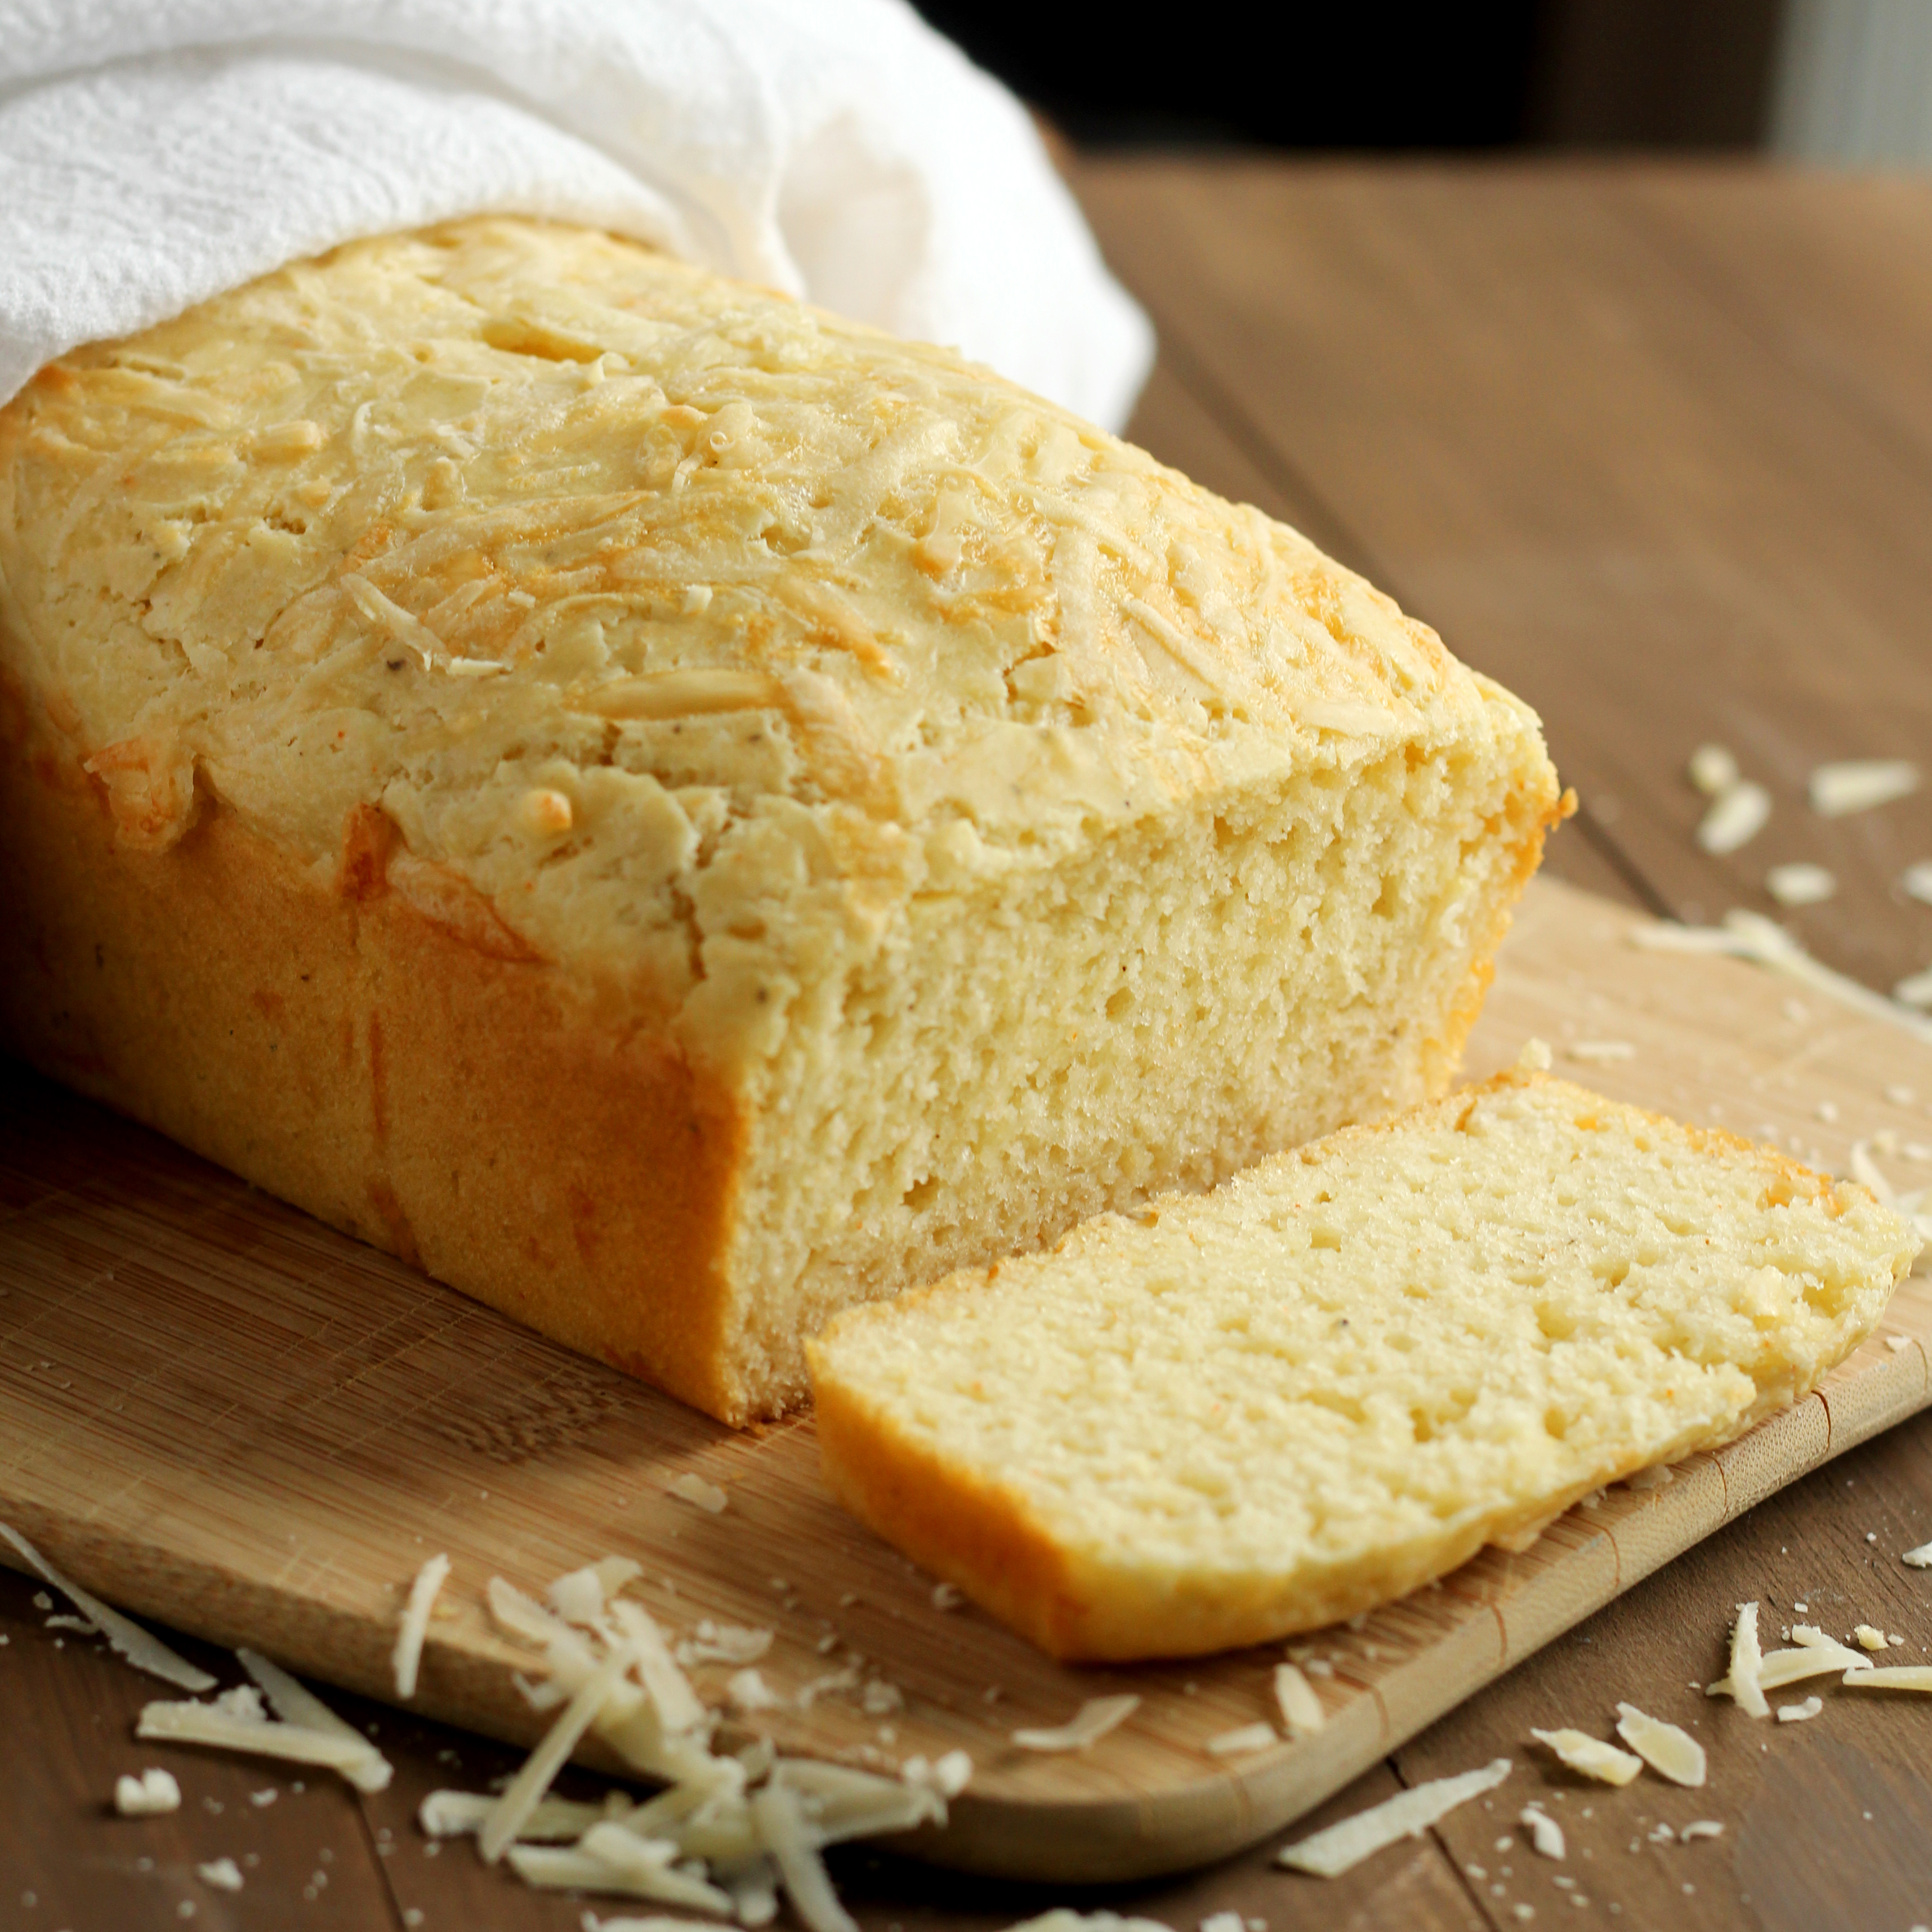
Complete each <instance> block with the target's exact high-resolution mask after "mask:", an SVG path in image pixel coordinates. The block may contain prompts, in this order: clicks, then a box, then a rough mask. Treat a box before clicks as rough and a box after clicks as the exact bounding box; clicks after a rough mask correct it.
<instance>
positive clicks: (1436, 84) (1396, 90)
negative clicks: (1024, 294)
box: [915, 0, 1932, 150]
mask: <svg viewBox="0 0 1932 1932" xmlns="http://www.w3.org/2000/svg"><path fill="white" fill-rule="evenodd" d="M915 4H916V5H918V7H919V10H920V11H921V12H922V13H923V14H924V15H925V16H926V18H927V19H928V20H929V21H930V22H931V23H932V24H933V25H934V26H936V27H937V28H939V29H940V31H941V32H943V33H944V34H948V35H950V37H952V38H953V40H956V41H957V42H958V43H959V44H960V45H961V46H963V47H964V48H965V49H966V51H967V52H968V53H969V54H971V55H972V56H973V58H974V59H975V60H977V62H979V63H980V65H981V66H983V67H985V68H989V69H990V70H991V71H992V72H993V73H994V74H997V75H998V76H999V77H1000V78H1001V80H1004V81H1005V82H1006V83H1007V85H1008V86H1010V87H1012V88H1013V89H1014V90H1015V92H1017V93H1019V95H1022V97H1023V98H1025V99H1026V100H1027V101H1030V102H1031V104H1033V105H1034V106H1035V107H1037V108H1039V109H1040V110H1043V112H1044V113H1046V114H1047V115H1049V117H1050V118H1052V120H1053V121H1055V122H1056V123H1058V125H1059V126H1060V127H1061V128H1062V129H1063V130H1064V131H1065V132H1066V133H1067V134H1068V135H1069V136H1071V137H1072V138H1073V140H1075V141H1076V142H1079V144H1081V145H1084V146H1095V147H1112V146H1120V145H1147V144H1156V143H1157V144H1161V145H1193V146H1222V145H1229V144H1235V145H1263V146H1268V147H1274V148H1301V149H1307V148H1382V149H1391V148H1393V149H1417V148H1427V149H1436V150H1469V149H1481V148H1502V147H1515V146H1524V145H1529V146H1544V147H1573V148H1574V147H1584V148H1617V147H1643V148H1660V147H1662V148H1707V149H1709V148H1750V147H1755V146H1758V145H1763V143H1764V142H1766V139H1767V138H1768V137H1769V135H1770V133H1771V131H1772V118H1773V115H1774V110H1775V94H1776V92H1777V88H1778V77H1779V58H1780V51H1781V40H1783V39H1784V38H1785V37H1787V36H1786V28H1787V21H1786V15H1787V0H1484V4H1482V5H1474V6H1470V5H1463V6H1457V5H1433V6H1427V7H1424V6H1417V5H1401V6H1394V7H1390V6H1375V7H1370V6H1365V5H1355V6H1340V7H1338V6H1337V5H1334V3H1333V0H1329V4H1327V5H1304V4H1300V0H1277V5H1274V6H1273V7H1255V6H1253V5H1245V6H1241V7H1236V6H1235V5H1229V4H1226V0H1184V4H1181V5H1175V6H1173V7H1172V9H1171V10H1166V9H1163V10H1162V11H1161V12H1160V13H1154V12H1152V11H1151V10H1150V11H1149V12H1148V13H1142V12H1140V11H1139V10H1138V9H1128V8H1125V7H1097V6H1093V5H1059V6H1056V5H1054V4H1052V0H1031V4H1028V0H915ZM1911 4H1912V5H1922V6H1924V7H1925V8H1926V11H1927V15H1928V17H1932V0H1911ZM1150 23H1158V24H1157V25H1151V24H1150Z"/></svg>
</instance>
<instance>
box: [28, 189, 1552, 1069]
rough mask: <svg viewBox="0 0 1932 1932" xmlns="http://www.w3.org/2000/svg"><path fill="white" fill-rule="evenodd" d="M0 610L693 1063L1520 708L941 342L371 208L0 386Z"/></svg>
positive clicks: (116, 805)
mask: <svg viewBox="0 0 1932 1932" xmlns="http://www.w3.org/2000/svg"><path fill="white" fill-rule="evenodd" d="M0 637H8V638H10V643H8V644H7V649H8V650H9V651H10V653H11V655H12V659H13V661H12V663H11V664H10V667H7V668H10V669H11V670H12V671H13V673H14V674H15V675H17V676H18V678H19V679H20V682H21V683H22V684H23V685H24V686H25V688H26V690H27V691H28V693H29V694H31V696H32V697H33V698H34V700H36V703H37V707H38V709H40V711H41V712H43V715H45V717H46V718H48V719H49V720H50V721H52V724H53V725H54V726H55V727H56V728H57V729H58V730H59V731H60V732H62V733H64V734H65V739H66V741H67V742H68V744H69V745H71V748H72V750H73V751H74V754H76V755H77V757H79V758H80V759H82V760H85V761H86V764H87V766H88V769H89V770H90V771H91V772H92V774H93V775H94V776H95V778H96V779H97V780H98V781H99V782H100V783H101V785H102V786H104V788H105V790H106V791H107V794H108V796H109V798H110V802H111V803H112V805H113V810H114V813H115V820H116V823H117V826H118V831H119V835H120V836H121V838H122V840H123V841H124V842H127V843H129V844H135V845H139V846H145V847H150V848H163V847H166V846H167V845H169V844H170V843H172V841H174V840H175V839H176V838H178V837H179V836H180V835H181V833H182V832H183V831H184V829H186V827H187V825H188V824H189V823H190V821H191V820H192V818H193V814H194V813H195V811H196V809H197V808H198V805H199V804H200V803H202V802H204V801H205V799H208V798H209V797H212V798H213V799H216V800H217V801H218V802H220V804H221V805H223V806H225V807H226V808H229V809H232V810H233V811H234V812H236V814H239V817H241V819H242V821H243V822H244V823H245V824H246V825H247V826H249V827H250V828H251V829H254V830H255V831H257V832H262V833H264V834H266V835H268V836H269V837H270V838H272V839H274V840H275V841H277V842H278V843H279V844H282V845H284V847H287V848H289V849H290V850H293V852H294V853H296V854H297V855H298V856H299V857H300V858H301V859H302V860H303V861H305V862H308V863H310V864H311V865H313V866H314V868H315V869H316V872H317V877H319V878H321V879H324V880H326V879H328V878H329V877H332V876H333V877H337V878H338V879H346V880H348V881H349V882H350V883H351V885H352V886H353V880H354V876H355V874H356V868H358V867H359V866H361V867H363V868H368V867H369V866H371V865H384V866H386V867H387V868H388V869H389V881H390V883H391V884H392V886H395V888H396V889H399V890H401V891H402V892H404V894H405V895H406V896H408V897H410V898H411V899H412V900H413V902H415V903H416V904H418V905H419V907H420V909H422V910H424V911H425V913H426V914H427V915H428V916H431V917H432V918H434V919H437V920H438V921H439V922H441V923H443V925H445V926H446V927H448V928H449V929H451V930H452V931H454V932H457V933H458V934H459V935H460V936H462V937H463V938H466V940H468V941H469V943H471V944H474V945H475V946H477V947H479V948H480V949H481V950H484V951H485V952H487V953H496V954H497V955H499V956H501V957H503V958H505V959H543V960H547V961H550V962H555V963H556V964H558V965H560V966H562V968H565V971H568V973H570V974H572V975H573V976H574V977H577V979H579V980H581V981H582V983H583V984H584V986H586V988H588V989H594V990H595V992H598V994H599V995H601V996H603V997H604V998H606V999H608V1000H611V1001H614V1003H615V1004H614V1007H613V1010H616V1011H617V1012H619V1013H629V1014H630V1015H631V1016H633V1017H634V1019H636V1020H637V1021H638V1022H640V1023H643V1024H648V1025H670V1027H671V1028H673V1031H674V1032H675V1033H676V1034H678V1035H679V1036H681V1037H682V1039H683V1040H684V1043H685V1045H686V1046H687V1047H688V1049H689V1050H690V1051H691V1052H692V1053H693V1054H694V1055H695V1056H698V1057H701V1058H713V1059H715V1058H719V1057H720V1056H722V1057H723V1058H724V1059H725V1060H726V1061H728V1062H729V1063H730V1064H739V1062H740V1061H741V1057H742V1055H745V1054H746V1053H749V1054H751V1055H759V1054H760V1053H762V1052H769V1050H770V1049H771V1046H772V1041H773V1040H774V1039H775V1029H776V1028H778V1027H779V1026H780V1025H781V1023H782V1022H781V1019H780V1018H779V1015H780V1013H781V1009H782V1007H783V1005H784V999H783V992H782V989H783V987H784V983H785V982H786V981H787V979H790V980H793V981H796V980H799V979H802V978H803V977H808V975H809V974H810V973H811V970H812V966H813V962H814V957H815V956H817V954H818V953H821V952H822V951H823V950H824V949H825V947H826V946H828V945H835V944H837V943H841V942H842V940H843V939H844V938H849V937H850V935H853V933H854V932H862V931H864V930H865V929H876V926H877V922H878V921H879V920H880V917H881V916H882V914H883V913H885V912H886V911H889V909H890V908H891V907H892V906H893V905H894V904H901V903H903V902H904V901H906V900H907V899H908V898H910V897H911V896H913V895H918V894H922V893H947V892H959V891H961V890H962V889H968V888H970V887H971V885H972V883H973V882H974V881H975V880H984V879H986V878H987V877H989V876H992V875H995V874H999V873H1001V872H1003V871H1010V869H1011V868H1015V867H1027V866H1039V865H1052V864H1053V863H1055V862H1056V861H1057V860H1058V859H1060V858H1061V857H1062V856H1064V855H1065V853H1067V852H1068V851H1069V850H1074V849H1077V848H1078V847H1081V846H1084V845H1085V844H1087V843H1088V841H1090V840H1091V838H1092V836H1093V835H1094V832H1096V830H1097V829H1100V828H1103V827H1104V826H1106V824H1107V823H1113V822H1118V821H1121V820H1127V819H1133V818H1139V817H1142V816H1144V815H1145V814H1148V812H1150V811H1164V810H1167V809H1170V808H1176V807H1184V806H1186V805H1187V804H1189V803H1190V802H1191V801H1193V800H1196V799H1206V798H1211V797H1213V796H1216V795H1218V794H1219V793H1221V792H1222V791H1223V790H1225V789H1226V788H1228V787H1231V786H1238V785H1240V784H1242V783H1244V781H1248V780H1250V779H1266V778H1272V777H1274V776H1275V775H1278V774H1280V773H1281V772H1284V771H1286V770H1290V769H1301V770H1307V769H1340V770H1346V769H1349V768H1351V767H1352V766H1356V765H1358V764H1359V763H1364V762H1366V761H1367V760H1370V759H1371V758H1373V757H1376V756H1378V755H1382V754H1386V753H1387V752H1388V750H1389V748H1391V745H1394V744H1397V743H1401V742H1408V743H1410V744H1412V745H1415V746H1417V747H1418V749H1419V751H1420V752H1421V754H1424V755H1434V754H1439V753H1443V752H1445V751H1446V750H1448V749H1450V748H1463V749H1473V750H1474V751H1475V752H1476V754H1477V755H1479V756H1481V757H1485V758H1488V759H1493V760H1495V761H1496V763H1497V764H1499V766H1502V767H1503V768H1505V769H1512V770H1514V771H1516V772H1519V773H1520V776H1521V783H1522V784H1523V787H1524V788H1525V790H1526V792H1528V793H1531V794H1533V796H1532V798H1531V799H1530V801H1529V802H1530V805H1531V807H1532V816H1535V817H1541V818H1543V819H1545V820H1547V819H1548V818H1549V817H1551V816H1552V815H1553V814H1554V812H1555V810H1556V781H1555V777H1554V774H1553V772H1552V771H1551V770H1550V766H1549V764H1548V761H1547V758H1546V757H1544V753H1543V749H1542V745H1541V740H1540V738H1539V737H1538V733H1537V729H1536V725H1535V719H1534V718H1533V717H1532V715H1531V714H1530V713H1529V712H1528V711H1527V710H1526V708H1525V707H1523V706H1521V705H1520V703H1518V702H1517V700H1514V699H1513V698H1511V697H1508V694H1505V693H1504V692H1502V691H1500V690H1499V689H1498V688H1496V686H1494V685H1491V684H1490V683H1489V682H1487V681H1486V680H1484V679H1481V678H1480V677H1478V676H1475V675H1474V674H1472V673H1470V672H1469V671H1468V670H1466V669H1465V668H1464V667H1462V666H1461V665H1460V664H1457V662H1456V661H1455V660H1454V658H1451V656H1450V655H1448V652H1446V651H1445V649H1443V647H1442V644H1441V643H1440V642H1439V640H1438V639H1437V638H1436V636H1435V634H1434V633H1433V632H1432V631H1430V630H1429V629H1428V628H1427V627H1426V626H1424V625H1421V624H1419V623H1417V622H1415V621H1413V620H1412V619H1409V618H1407V617H1405V616H1403V614H1402V613H1401V612H1400V610H1397V607H1396V606H1395V605H1394V604H1393V603H1392V602H1391V601H1390V600H1389V599H1388V598H1386V597H1385V596H1383V595H1381V594H1380V593H1379V592H1376V591H1375V590H1374V589H1371V588H1370V586H1368V585H1367V583H1364V582H1363V581H1362V580H1361V579H1360V578H1359V577H1355V575H1353V574H1351V573H1350V572H1349V571H1346V570H1343V569H1342V568H1340V567H1339V566H1338V565H1336V564H1334V563H1333V562H1331V561H1330V560H1329V559H1327V558H1325V557H1324V556H1322V555H1321V554H1320V553H1319V552H1318V551H1316V550H1315V549H1314V548H1313V546H1311V545H1310V544H1309V543H1307V541H1305V540H1304V538H1301V537H1300V536H1299V535H1297V534H1296V533H1295V532H1293V531H1292V530H1290V529H1286V528H1284V527H1283V526H1281V525H1280V524H1278V523H1273V522H1271V520H1268V518H1267V517H1264V516H1263V515H1262V514H1261V513H1260V512H1259V511H1255V510H1253V509H1251V508H1236V507H1234V506H1232V505H1229V504H1227V503H1225V502H1222V501H1221V500H1220V499H1217V498H1216V497H1214V496H1211V495H1210V494H1209V493H1208V492H1206V491H1205V490H1201V489H1199V488H1198V487H1196V486H1195V485H1194V484H1191V483H1190V482H1188V481H1187V480H1186V479H1185V478H1182V477H1181V476H1179V475H1176V474H1175V472H1172V471H1170V470H1167V469H1163V468H1162V467H1161V466H1160V465H1158V464H1157V463H1154V461H1153V460H1151V458H1148V457H1147V456H1145V455H1143V454H1142V452H1139V451H1138V450H1136V449H1131V448H1130V447H1129V446H1127V445H1125V444H1124V443H1120V442H1118V440H1115V439H1114V438H1112V437H1107V436H1105V435H1103V434H1101V433H1100V432H1099V431H1097V430H1095V429H1094V428H1093V427H1092V426H1091V425H1088V424H1086V423H1084V422H1081V421H1079V419H1076V418H1074V417H1073V416H1070V415H1068V414H1067V413H1065V412H1064V411H1061V410H1057V409H1055V408H1054V407H1052V406H1051V405H1049V404H1046V403H1044V402H1042V401H1040V400H1038V399H1037V398H1034V397H1031V396H1030V395H1026V394H1025V393H1024V392H1022V391H1020V390H1019V389H1016V388H1014V387H1013V386H1012V385H1010V384H1009V383H1005V382H1003V381H1002V380H1000V379H999V378H998V377H995V376H993V375H992V374H990V373H989V372H988V371H986V370H983V369H980V368H975V367H974V366H972V365H969V364H967V363H965V362H962V360H961V359H959V358H958V357H957V356H953V355H952V354H950V353H947V352H945V351H944V350H938V349H935V348H931V347H924V346H922V345H918V344H907V343H904V342H900V341H894V340H892V339H890V338H886V337H885V336H883V335H878V334H876V333H874V332H871V331H869V330H867V329H863V328H861V327H859V326H855V325H853V324H851V323H845V322H842V321H840V320H837V319H836V318H835V317H831V316H829V315H826V314H822V313H820V312H819V311H815V310H813V309H811V308H805V307H803V306H802V305H798V304H796V303H794V302H790V301H787V300H786V299H783V298H781V297H779V296H773V295H770V294H767V293H763V292H762V291H760V290H754V289H751V288H748V287H742V286H740V285H737V284H733V283H730V282H727V281H722V280H720V279H719V278H716V277H715V276H713V275H709V274H707V273H705V272H700V271H698V270H696V269H691V268H688V267H685V266H681V265H679V263H675V262H673V261H670V260H667V259H665V258H664V257H661V256H658V255H656V254H652V253H651V252H649V251H647V250H646V249H644V248H640V247H638V246H637V245H633V244H631V243H629V242H622V241H619V240H616V239H613V238H611V237H610V236H605V235H602V234H599V233H592V232H589V231H586V230H583V229H575V228H569V227H563V226H547V225H544V224H542V223H535V222H530V221H524V220H500V219H493V220H475V221H469V222H463V223H455V224H452V225H451V226H447V227H445V228H441V229H434V230H431V231H428V232H425V233H419V234H413V235H404V236H388V237H384V238H382V239H377V240H374V241H370V242H362V243H358V244H356V245H351V246H349V247H347V248H341V249H339V250H338V251H335V253H333V254H331V255H329V256H326V257H323V258H321V259H320V260H316V261H314V262H309V263H302V264H299V265H297V266H293V267H290V268H288V269H284V270H282V271H281V272H278V273H276V274H274V275H269V276H267V277H265V278H263V279H262V280H261V281H258V282H256V283H254V284H251V285H250V286H249V287H246V288H244V289H242V290H237V291H235V292H234V293H231V294H228V295H225V296H221V297H220V298H218V299H216V300H214V301H212V302H208V303H205V304H204V305H202V306H201V307H199V308H197V309H196V310H194V311H191V312H190V313H189V314H187V315H184V316H183V317H180V318H178V320H174V321H172V322H169V323H163V324H162V325H160V326H158V327H156V328H154V329H150V330H148V331H147V332H145V333H144V334H142V335H140V336H138V337H136V338H133V339H131V340H130V341H125V342H121V343H114V344H96V345H93V346H92V347H89V348H86V349H84V350H80V351H79V352H77V353H75V354H74V355H71V356H67V357H65V358H64V359H62V360H61V361H60V362H57V363H55V364H53V365H51V366H50V367H49V368H46V369H45V370H43V371H42V372H41V373H40V375H39V376H38V377H37V378H36V380H34V383H32V384H31V386H29V387H28V389H27V390H26V391H25V392H23V394H22V395H20V397H19V398H17V399H16V400H15V401H14V402H13V403H12V404H10V405H9V406H8V407H7V409H6V410H5V411H4V412H0Z"/></svg>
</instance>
